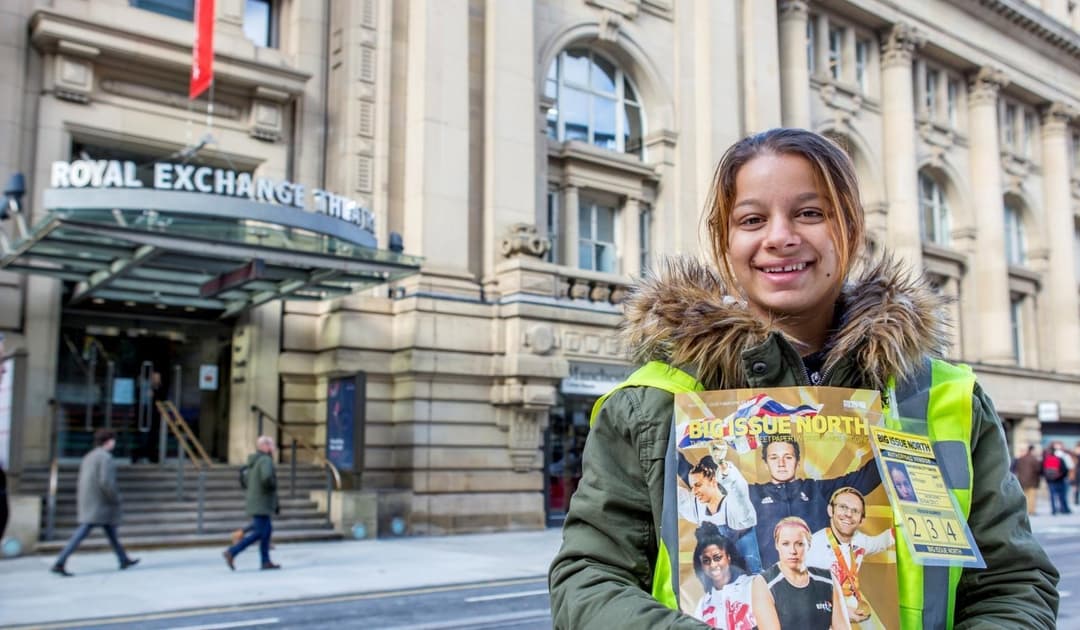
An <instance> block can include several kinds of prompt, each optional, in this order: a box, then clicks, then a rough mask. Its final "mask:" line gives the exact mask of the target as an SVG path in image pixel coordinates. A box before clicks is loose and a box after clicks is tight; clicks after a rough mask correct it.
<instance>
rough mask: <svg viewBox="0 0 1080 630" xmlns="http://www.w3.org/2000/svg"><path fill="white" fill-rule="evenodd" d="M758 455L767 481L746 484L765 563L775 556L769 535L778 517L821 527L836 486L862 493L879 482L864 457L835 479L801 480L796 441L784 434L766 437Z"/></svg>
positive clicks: (871, 466) (774, 559) (824, 523)
mask: <svg viewBox="0 0 1080 630" xmlns="http://www.w3.org/2000/svg"><path fill="white" fill-rule="evenodd" d="M761 457H762V459H764V460H765V466H766V467H767V468H768V469H769V480H768V481H766V482H764V483H755V484H750V501H751V502H752V503H753V505H754V509H755V510H756V511H757V519H758V524H759V526H758V528H757V536H758V547H759V548H760V549H761V561H762V563H763V564H765V565H766V566H768V565H771V564H775V563H776V561H777V560H778V559H779V556H778V555H777V553H776V547H775V546H773V544H772V540H770V538H769V537H770V536H771V535H772V534H771V532H772V531H773V528H775V527H776V524H777V523H778V522H780V519H783V518H786V517H788V516H798V517H799V518H801V519H802V520H803V521H805V522H806V523H807V524H808V526H809V527H810V528H811V529H813V530H817V529H821V528H822V527H825V525H826V524H827V523H828V517H827V516H826V515H825V513H826V510H825V508H826V505H827V504H828V501H829V497H830V496H831V495H832V493H833V492H835V491H836V490H837V489H839V488H843V487H845V486H854V487H856V488H858V489H859V490H860V491H861V492H862V493H863V494H864V495H865V494H870V493H871V492H872V491H873V490H874V488H876V487H878V486H879V485H881V475H880V474H878V469H877V464H876V463H875V462H874V460H873V459H868V460H867V462H866V463H865V464H863V466H862V467H861V468H859V469H858V470H855V471H852V472H850V473H848V474H846V475H843V476H841V477H836V478H835V479H804V478H802V477H800V476H798V474H797V472H798V469H799V462H800V460H801V450H800V448H799V443H798V442H796V441H795V440H793V439H792V438H791V437H790V436H786V435H776V436H772V437H770V439H769V440H768V441H767V442H765V444H764V446H762V447H761Z"/></svg>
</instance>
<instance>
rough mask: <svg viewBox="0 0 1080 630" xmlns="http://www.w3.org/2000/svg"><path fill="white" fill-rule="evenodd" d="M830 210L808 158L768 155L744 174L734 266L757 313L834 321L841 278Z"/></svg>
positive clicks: (732, 246)
mask: <svg viewBox="0 0 1080 630" xmlns="http://www.w3.org/2000/svg"><path fill="white" fill-rule="evenodd" d="M829 205H830V204H829V201H828V198H827V197H826V196H825V192H824V190H822V188H821V186H820V185H819V183H818V181H817V177H815V175H814V171H813V168H812V167H811V165H810V162H809V161H808V160H807V159H806V158H804V157H801V156H798V155H787V154H781V155H776V154H764V155H759V156H757V157H755V158H753V159H752V160H750V161H749V162H747V163H746V164H744V165H743V167H742V168H740V169H739V172H738V173H737V174H736V176H735V201H734V204H733V206H732V211H731V217H730V218H729V221H730V237H729V240H728V262H729V263H730V264H731V268H732V271H733V273H734V275H735V280H736V281H737V282H738V283H739V285H740V287H741V288H742V290H743V291H744V292H745V294H746V297H747V300H748V301H749V304H750V308H751V309H752V310H754V311H755V312H757V313H758V314H761V315H769V314H772V315H782V316H793V317H798V318H803V319H805V318H806V316H808V315H809V316H813V315H818V316H820V317H822V318H826V319H831V317H832V305H833V303H834V302H835V301H836V298H837V296H838V295H839V293H840V285H841V273H840V263H839V256H838V253H837V251H836V245H835V243H834V242H833V237H832V234H830V232H829V219H827V218H826V217H827V216H830V215H832V216H835V213H834V212H832V211H831V210H832V209H831V208H830V207H829Z"/></svg>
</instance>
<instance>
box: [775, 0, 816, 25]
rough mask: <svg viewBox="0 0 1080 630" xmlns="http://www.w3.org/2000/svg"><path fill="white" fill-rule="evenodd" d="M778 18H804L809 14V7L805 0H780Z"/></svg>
mask: <svg viewBox="0 0 1080 630" xmlns="http://www.w3.org/2000/svg"><path fill="white" fill-rule="evenodd" d="M779 11H780V20H781V21H783V20H788V19H798V20H804V21H805V20H806V18H807V16H808V15H809V14H810V7H809V4H808V3H807V2H806V0H780V6H779Z"/></svg>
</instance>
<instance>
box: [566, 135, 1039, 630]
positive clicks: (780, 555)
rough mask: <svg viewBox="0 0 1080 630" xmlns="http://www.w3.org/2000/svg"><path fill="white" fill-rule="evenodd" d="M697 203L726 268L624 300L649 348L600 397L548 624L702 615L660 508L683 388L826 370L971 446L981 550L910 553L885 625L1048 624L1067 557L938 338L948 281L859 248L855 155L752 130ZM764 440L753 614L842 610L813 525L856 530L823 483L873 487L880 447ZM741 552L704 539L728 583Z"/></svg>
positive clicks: (973, 508)
mask: <svg viewBox="0 0 1080 630" xmlns="http://www.w3.org/2000/svg"><path fill="white" fill-rule="evenodd" d="M705 212H706V222H705V223H706V227H707V229H708V234H707V237H708V239H709V242H710V253H711V254H712V262H713V264H714V267H715V269H709V268H706V267H704V266H702V265H701V264H700V263H697V262H695V261H691V260H687V259H679V260H672V261H669V262H668V263H667V264H666V265H665V266H664V267H663V268H662V269H660V270H659V271H658V272H657V273H655V274H653V275H652V276H650V277H647V278H646V279H644V280H642V281H641V282H640V283H639V284H638V286H637V287H635V289H634V291H633V292H632V294H631V295H630V297H629V298H628V299H627V300H626V301H625V302H624V305H625V313H626V319H627V321H626V323H625V325H624V328H623V331H624V334H623V340H622V341H623V345H624V347H627V348H631V349H632V352H633V359H634V360H635V361H636V362H638V363H639V364H641V365H643V366H644V367H642V368H641V369H640V370H639V371H638V372H636V373H635V375H633V376H631V377H630V379H629V380H628V381H627V382H626V383H624V384H623V385H622V386H620V387H619V388H617V389H616V390H615V391H614V392H613V393H611V394H610V395H608V396H607V397H606V398H605V399H602V403H600V404H599V405H598V406H597V407H596V408H595V409H594V412H593V417H592V425H591V430H590V433H589V437H588V441H587V442H586V445H585V451H584V456H583V462H584V463H583V473H582V478H581V481H580V484H579V485H578V489H577V493H576V494H575V495H574V500H573V503H572V505H571V507H570V510H569V513H568V514H567V516H566V521H565V524H564V528H563V546H562V549H561V550H560V551H559V554H558V555H557V556H556V558H555V561H554V563H553V564H552V568H551V575H550V580H551V601H552V612H553V615H552V617H553V620H554V626H555V627H556V628H578V627H605V628H606V627H611V628H617V627H666V628H686V629H687V630H689V629H690V628H701V627H703V626H702V625H701V622H700V621H698V620H697V619H693V618H691V616H690V615H684V614H682V613H681V612H680V611H679V608H680V603H681V604H682V605H683V610H684V611H687V612H689V611H690V608H687V607H686V606H687V605H688V604H689V606H693V603H692V602H688V601H686V599H685V598H686V597H687V596H688V595H687V594H686V593H680V592H679V588H680V586H682V584H681V583H680V582H678V580H672V577H671V576H673V575H674V576H678V571H679V563H678V562H679V561H678V558H679V556H680V553H677V552H675V551H674V550H678V549H680V548H681V541H680V540H676V538H678V534H675V535H674V536H672V535H670V533H669V532H670V525H666V524H667V523H669V522H670V521H669V520H668V519H670V518H671V516H670V514H669V511H670V510H671V507H670V506H671V505H672V504H676V503H677V501H672V500H671V499H672V497H671V496H670V494H671V492H670V491H667V490H666V488H668V487H678V486H677V482H676V481H675V480H673V479H672V477H673V476H676V475H679V474H680V470H679V468H680V466H679V465H665V463H666V462H678V460H677V458H676V457H675V453H674V452H673V451H674V450H675V443H676V440H672V439H671V438H670V436H671V435H672V426H671V418H672V413H673V397H672V393H677V392H688V391H696V390H699V389H705V390H709V389H726V390H732V389H751V390H763V389H767V388H774V387H790V386H809V385H820V386H825V387H849V388H856V389H871V390H877V392H878V393H879V395H880V396H881V397H882V399H883V400H884V399H887V400H888V404H889V405H894V406H895V408H896V409H899V410H900V411H901V412H902V413H903V414H904V415H905V416H908V415H909V414H914V416H912V417H918V418H920V419H921V420H922V423H921V424H919V425H917V426H916V425H914V424H912V425H911V426H913V427H915V428H913V429H909V430H919V431H923V432H924V433H928V434H929V435H932V436H935V437H934V438H931V441H933V442H934V443H935V444H936V445H938V444H940V445H941V446H957V447H959V448H962V449H963V450H964V451H965V452H969V453H970V454H971V456H970V459H967V461H966V462H963V460H964V459H966V458H963V457H961V460H960V461H961V462H963V463H961V464H960V465H962V466H964V465H966V470H965V471H963V472H962V473H961V474H959V475H957V476H956V477H955V483H954V485H953V486H951V487H950V490H951V491H952V492H953V494H954V497H956V498H957V501H962V502H963V503H962V505H964V506H967V507H969V508H970V513H969V516H968V525H969V526H970V528H971V531H972V533H973V534H974V539H975V540H977V541H979V543H980V549H981V551H982V554H983V557H984V559H985V560H986V565H987V566H986V568H985V569H982V570H980V571H979V573H978V576H977V577H975V576H974V575H971V574H969V573H968V572H967V571H968V570H967V569H965V570H961V569H960V568H959V567H955V568H952V569H949V568H942V567H922V566H916V565H915V564H914V563H913V562H912V561H911V559H910V557H909V556H907V555H900V554H898V557H897V564H896V566H897V573H898V576H897V582H898V584H899V585H900V588H899V589H898V591H899V592H898V593H897V601H898V602H899V617H900V619H899V622H900V623H899V624H893V625H892V626H890V627H900V628H904V629H908V628H921V627H934V628H951V627H953V624H954V623H960V622H966V623H975V624H976V625H978V624H984V625H998V626H1002V627H1033V628H1034V627H1038V628H1051V627H1053V625H1054V622H1053V618H1054V613H1055V610H1056V606H1057V601H1058V595H1057V593H1056V591H1055V590H1054V587H1055V585H1056V583H1057V572H1056V570H1055V569H1054V567H1053V565H1052V564H1051V563H1050V561H1049V559H1048V558H1047V557H1046V554H1045V553H1043V551H1042V550H1041V549H1040V548H1039V546H1038V543H1037V542H1036V541H1035V540H1034V539H1033V538H1032V536H1031V534H1030V528H1029V524H1028V522H1027V516H1026V512H1025V506H1024V503H1025V502H1024V497H1023V494H1022V493H1021V491H1020V487H1019V486H1018V485H1017V483H1016V480H1015V478H1013V477H1012V475H1011V474H1010V472H1009V470H1008V461H1009V457H1008V453H1007V447H1006V444H1005V440H1004V434H1003V433H1002V429H1001V421H1000V420H999V419H998V417H997V414H996V412H995V411H994V407H993V404H992V403H991V402H990V400H989V398H988V397H987V396H986V395H985V394H984V393H983V391H982V389H981V387H980V386H979V385H978V384H977V383H976V380H975V376H974V374H972V373H971V371H970V369H968V368H966V367H960V366H953V365H950V364H948V363H947V362H945V361H943V360H942V359H941V358H940V357H941V356H942V355H943V353H944V352H945V350H946V349H947V348H948V347H949V334H948V332H949V323H948V317H947V315H946V312H947V309H946V306H947V305H946V301H945V299H944V298H942V297H941V296H940V295H938V294H937V293H935V292H934V291H933V290H932V289H931V288H930V287H929V285H928V284H927V283H926V282H925V280H924V279H923V278H921V277H916V276H914V275H912V274H910V273H909V271H908V269H906V268H905V267H904V266H903V265H901V264H897V263H896V262H895V261H894V260H893V259H892V258H891V257H890V256H889V255H887V254H879V257H878V258H877V259H875V260H871V259H869V258H866V257H864V256H863V253H864V250H863V244H864V240H865V227H864V225H865V224H864V214H863V208H862V205H861V204H860V202H859V190H858V184H857V181H856V177H855V169H854V167H853V165H852V162H851V160H850V158H849V157H848V155H847V154H846V153H844V151H843V150H842V149H841V148H840V147H839V146H837V145H836V144H834V143H833V142H832V141H830V140H829V139H827V138H825V137H823V136H821V135H818V134H816V133H813V132H810V131H806V130H804V129H773V130H770V131H766V132H762V133H759V134H755V135H752V136H748V137H746V138H744V139H742V140H740V141H739V142H737V143H735V145H733V146H732V147H731V148H730V149H728V151H727V152H726V153H725V154H724V156H723V157H722V158H721V160H720V163H719V166H718V167H717V169H716V174H715V176H714V179H713V186H712V194H711V198H710V199H709V203H708V205H707V207H706V209H705ZM691 375H693V376H691ZM928 391H929V392H930V394H929V396H927V395H926V394H925V392H928ZM943 391H948V392H949V394H948V395H946V394H942V393H940V392H943ZM917 392H923V393H924V394H923V395H922V396H921V397H920V396H918V395H916V393H917ZM930 409H934V410H935V413H933V414H930V413H929V410H930ZM838 422H839V420H838ZM920 427H921V428H920ZM958 428H961V429H962V431H960V432H959V433H957V432H956V431H957V430H958ZM702 430H705V427H704V426H703V427H702ZM945 435H948V436H950V437H948V438H945V437H941V436H945ZM773 437H777V436H773ZM762 455H763V457H764V462H763V463H764V465H765V467H766V468H767V469H768V472H769V479H768V480H767V481H765V482H763V483H754V484H750V486H749V499H750V501H751V505H752V508H753V510H754V512H755V515H756V525H755V530H756V535H757V539H758V540H757V543H758V544H757V546H758V549H759V551H760V554H761V559H762V562H763V564H766V565H771V566H770V567H769V568H767V569H766V570H765V572H764V574H763V576H764V577H763V578H761V577H759V578H754V579H755V580H759V579H764V580H765V582H767V583H768V587H769V588H768V589H767V590H766V589H759V593H758V595H757V596H753V597H752V599H753V606H752V608H753V615H754V617H755V619H756V622H757V627H758V628H775V627H781V626H782V627H785V628H802V629H809V628H829V627H831V628H848V627H850V626H849V619H848V614H847V610H848V606H847V605H846V604H842V603H841V600H840V599H839V595H838V592H839V591H838V589H836V588H835V587H834V580H833V579H832V578H831V577H830V575H829V571H828V570H825V569H820V568H816V567H813V566H810V567H808V565H807V559H808V557H810V555H809V553H812V552H813V541H812V539H811V538H812V534H811V532H813V531H817V530H820V529H822V528H824V527H826V526H827V525H829V518H831V517H832V516H833V515H834V514H835V515H836V520H837V523H838V525H837V529H838V530H839V531H840V534H839V535H840V536H841V537H843V536H844V535H846V534H844V531H845V529H846V530H850V529H851V524H852V523H853V522H854V519H852V518H851V517H852V513H851V510H852V509H853V505H848V504H847V503H842V504H841V505H842V507H835V506H832V507H830V498H832V497H833V493H834V492H835V491H836V490H837V489H839V488H840V487H843V486H850V487H851V488H853V489H855V490H856V491H858V492H859V493H860V494H862V495H865V494H866V493H868V492H870V491H871V490H873V489H874V488H875V487H877V486H878V484H879V483H880V479H879V476H878V473H877V469H876V467H875V466H874V465H873V462H872V461H868V462H867V463H866V464H864V465H863V467H862V468H860V469H859V470H854V471H852V472H849V473H847V474H845V475H844V476H842V477H838V478H835V479H817V478H809V476H808V477H806V478H804V477H803V476H802V475H800V474H799V468H800V452H799V446H798V443H797V442H795V441H785V440H782V439H778V438H777V439H770V440H769V441H768V443H767V445H766V446H765V448H764V449H762ZM687 472H692V471H689V470H687ZM963 473H966V474H963ZM804 474H805V471H804ZM702 476H703V477H707V476H708V475H702ZM696 480H697V479H696V478H695V479H694V481H696ZM967 480H971V483H970V484H968V483H967ZM705 485H706V484H704V482H703V483H702V489H701V490H699V492H698V493H697V494H698V496H697V497H695V500H697V501H698V502H699V503H701V504H704V506H705V508H704V511H705V512H706V513H707V512H708V509H709V508H708V506H709V505H710V504H715V503H716V497H714V496H713V495H712V493H711V492H709V491H706V490H707V489H706V488H705ZM727 500H730V497H729V499H725V501H727ZM841 501H842V502H843V501H847V499H846V498H844V497H841ZM852 503H854V501H852ZM720 507H721V508H722V507H723V502H721V503H720ZM695 522H700V521H695ZM676 531H677V530H676ZM896 537H897V539H898V540H902V539H903V532H902V531H897V532H896ZM744 538H745V536H744ZM885 538H887V537H883V540H884V539H885ZM904 544H905V545H906V544H907V542H906V541H905V542H904ZM897 547H898V548H899V547H900V543H897ZM808 552H809V553H808ZM733 555H734V554H732V552H731V551H730V550H728V549H726V548H724V547H723V546H722V545H719V544H717V545H713V546H711V547H709V546H705V547H701V548H699V549H698V550H697V551H696V552H695V556H696V557H695V558H694V562H695V566H696V567H697V566H701V567H702V568H703V569H704V567H705V565H706V564H708V565H709V570H708V571H707V573H708V574H709V575H708V577H709V579H710V580H712V586H713V587H716V586H717V585H718V583H719V582H723V581H724V578H725V576H724V566H723V565H724V562H725V561H726V562H728V563H729V564H730V562H731V557H732V556H733ZM701 573H702V574H704V573H706V571H704V570H703V571H702V572H701ZM727 579H730V577H729V578H727ZM948 585H952V587H951V588H950V587H948ZM703 586H708V585H707V584H703ZM762 590H766V592H764V594H762V593H761V591H762ZM710 592H713V591H710ZM680 598H682V601H681V602H680ZM762 600H764V601H762ZM706 604H708V602H706ZM854 608H855V610H856V611H857V612H858V611H859V607H858V602H855V606H854ZM702 611H703V609H699V611H698V612H699V615H698V619H705V617H703V616H702V615H701V614H700V613H702ZM860 617H861V618H864V617H865V615H862V614H861V615H860ZM707 621H708V623H709V624H710V625H713V627H721V628H729V629H733V628H739V627H744V626H740V625H738V624H737V623H735V622H734V621H733V620H732V619H730V618H727V619H725V618H721V617H712V618H709V619H707ZM863 627H865V626H863Z"/></svg>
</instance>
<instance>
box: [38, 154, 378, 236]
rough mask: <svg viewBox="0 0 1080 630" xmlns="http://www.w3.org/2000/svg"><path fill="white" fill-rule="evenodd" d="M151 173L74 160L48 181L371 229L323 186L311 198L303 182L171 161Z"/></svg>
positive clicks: (351, 205) (367, 216) (369, 217)
mask: <svg viewBox="0 0 1080 630" xmlns="http://www.w3.org/2000/svg"><path fill="white" fill-rule="evenodd" d="M152 175H153V176H152V178H151V179H150V181H149V182H144V181H143V180H142V179H141V178H140V174H139V167H138V166H137V165H136V164H135V162H132V161H130V160H73V161H71V162H64V161H58V162H53V164H52V171H51V175H50V178H49V179H50V185H51V186H52V187H53V188H153V189H155V190H174V191H181V192H192V193H202V194H207V195H221V196H225V197H242V198H246V199H250V200H252V201H258V202H262V203H272V204H277V205H280V206H288V207H293V208H298V209H300V210H307V211H309V212H320V213H322V214H326V215H329V216H331V217H334V218H337V219H341V220H342V221H348V222H349V223H354V224H356V225H358V226H360V227H361V228H362V229H364V230H366V231H368V232H372V233H374V231H375V215H374V213H372V211H371V209H370V208H365V207H363V206H361V205H360V204H359V203H357V202H356V201H355V200H352V199H349V198H347V197H343V196H341V195H335V194H334V193H332V192H329V191H326V190H322V189H321V188H313V189H312V190H311V191H310V192H311V194H310V195H309V194H308V190H307V188H306V187H305V186H304V185H303V184H297V183H293V182H290V181H287V180H283V179H272V178H269V177H256V176H253V175H252V174H251V173H244V172H239V171H234V170H231V169H227V168H214V167H211V166H199V165H196V164H176V163H173V162H155V163H154V164H153V165H152Z"/></svg>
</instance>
